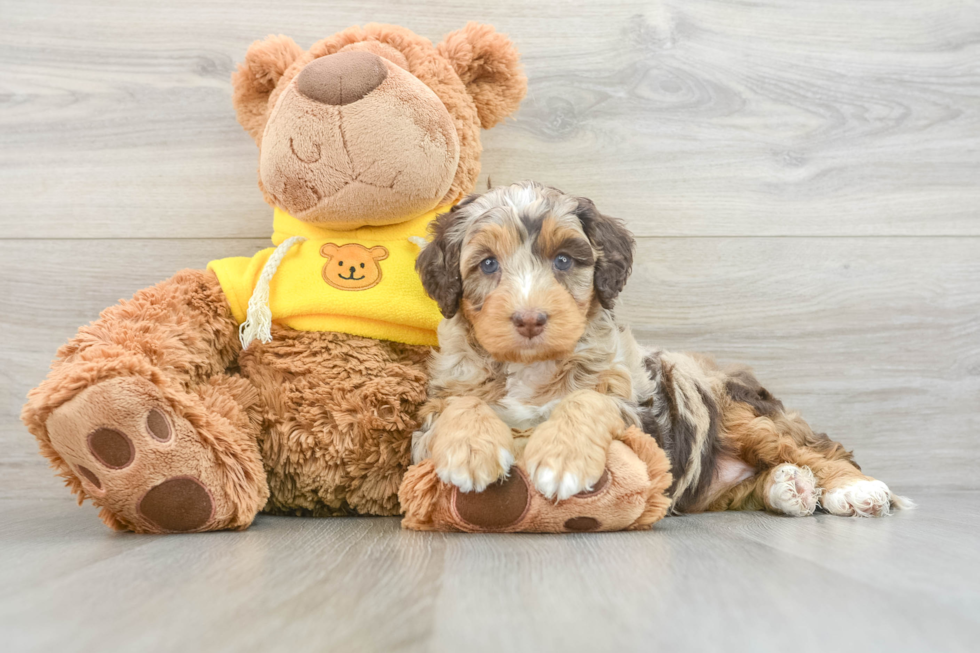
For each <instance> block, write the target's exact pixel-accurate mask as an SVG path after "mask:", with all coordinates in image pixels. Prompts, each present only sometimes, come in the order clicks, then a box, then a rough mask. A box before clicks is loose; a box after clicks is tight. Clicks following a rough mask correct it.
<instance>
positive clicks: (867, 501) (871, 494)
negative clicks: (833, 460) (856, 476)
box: [820, 479, 915, 517]
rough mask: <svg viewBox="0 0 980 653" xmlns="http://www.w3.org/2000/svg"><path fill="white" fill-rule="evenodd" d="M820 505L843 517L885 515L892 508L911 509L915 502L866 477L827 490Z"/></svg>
mask: <svg viewBox="0 0 980 653" xmlns="http://www.w3.org/2000/svg"><path fill="white" fill-rule="evenodd" d="M820 505H821V506H822V507H823V508H825V509H826V510H827V511H828V512H830V514H832V515H839V516H841V517H884V516H886V515H890V514H891V509H892V508H894V509H895V510H910V509H912V508H914V507H915V503H913V502H912V501H911V500H909V499H906V498H905V497H900V496H898V495H897V494H893V493H892V491H891V490H889V489H888V486H887V485H885V484H884V483H882V482H881V481H876V480H874V479H864V480H858V481H854V482H852V483H849V484H848V485H845V486H843V487H839V488H834V489H833V490H827V491H826V492H824V495H823V496H822V497H821V498H820Z"/></svg>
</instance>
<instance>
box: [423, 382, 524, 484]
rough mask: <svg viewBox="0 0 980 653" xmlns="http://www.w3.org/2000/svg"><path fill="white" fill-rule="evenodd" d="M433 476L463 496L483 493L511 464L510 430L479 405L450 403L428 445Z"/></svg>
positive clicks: (467, 400) (468, 401) (474, 401)
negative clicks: (474, 492)
mask: <svg viewBox="0 0 980 653" xmlns="http://www.w3.org/2000/svg"><path fill="white" fill-rule="evenodd" d="M429 446H430V449H431V453H432V460H433V462H435V467H436V474H438V476H439V478H440V479H442V481H443V483H450V484H452V485H455V486H456V487H458V488H459V489H460V490H462V491H463V492H472V491H474V490H475V491H477V492H482V491H483V490H484V489H486V487H487V486H488V485H490V484H491V483H493V482H494V481H496V480H497V479H499V478H501V477H503V476H507V473H508V472H509V471H510V467H511V465H513V464H514V451H513V447H514V439H513V437H512V436H511V433H510V428H509V427H508V426H507V425H506V424H504V423H503V422H502V421H501V420H500V418H499V417H497V415H496V414H495V413H494V412H493V411H492V410H490V408H489V407H487V406H486V404H484V403H483V402H482V401H480V400H478V399H474V398H470V397H466V398H459V399H454V400H451V401H450V404H449V408H448V409H447V410H446V412H445V413H443V415H442V416H441V417H440V418H439V420H438V421H437V422H436V425H435V431H434V432H433V434H432V439H431V442H430V445H429Z"/></svg>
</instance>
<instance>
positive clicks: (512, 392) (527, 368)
mask: <svg viewBox="0 0 980 653" xmlns="http://www.w3.org/2000/svg"><path fill="white" fill-rule="evenodd" d="M555 369H556V366H555V363H554V361H543V362H540V363H531V364H528V365H525V364H522V363H508V365H507V367H506V369H505V372H506V374H507V394H506V395H505V396H504V397H503V398H502V399H501V400H500V401H498V402H497V403H495V404H493V406H492V408H493V410H494V411H495V412H496V413H497V415H498V416H499V417H500V419H502V420H503V421H504V423H505V424H507V426H509V427H511V428H513V429H530V428H534V427H535V426H537V425H538V424H540V423H541V422H543V421H545V420H546V419H548V417H549V416H550V415H551V411H552V410H554V408H555V406H556V405H557V404H558V400H557V399H555V400H552V401H549V402H547V403H544V404H539V403H537V401H535V400H534V397H535V396H536V395H537V394H538V389H539V388H540V387H541V386H543V385H545V384H546V383H548V382H549V381H550V380H551V379H552V378H553V377H554V374H555Z"/></svg>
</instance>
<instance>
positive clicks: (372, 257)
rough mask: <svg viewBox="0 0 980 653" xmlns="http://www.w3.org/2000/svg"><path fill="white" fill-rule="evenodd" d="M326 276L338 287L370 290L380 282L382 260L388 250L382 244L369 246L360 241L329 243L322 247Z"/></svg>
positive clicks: (327, 280)
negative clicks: (359, 242)
mask: <svg viewBox="0 0 980 653" xmlns="http://www.w3.org/2000/svg"><path fill="white" fill-rule="evenodd" d="M320 256H322V257H324V258H326V259H327V262H326V263H324V264H323V272H322V275H323V280H324V281H326V282H327V283H328V284H329V285H331V286H333V287H334V288H336V289H337V290H367V289H368V288H373V287H375V286H376V285H378V284H379V283H381V263H380V261H383V260H385V259H386V258H388V250H387V249H386V248H384V247H382V246H380V245H378V246H375V247H372V248H370V249H368V248H367V247H365V246H364V245H360V244H358V243H349V244H347V245H335V244H334V243H326V244H325V245H324V246H323V247H321V248H320Z"/></svg>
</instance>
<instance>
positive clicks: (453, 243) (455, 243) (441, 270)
mask: <svg viewBox="0 0 980 653" xmlns="http://www.w3.org/2000/svg"><path fill="white" fill-rule="evenodd" d="M473 197H475V196H471V197H468V198H466V199H465V200H463V201H462V202H460V203H459V204H457V205H456V206H454V207H453V208H452V209H450V210H449V212H448V213H443V214H442V215H440V216H439V217H437V218H436V219H435V220H433V221H432V222H431V223H430V224H429V232H430V233H431V234H432V242H430V243H429V244H428V245H426V246H425V247H424V248H423V249H422V252H421V253H420V254H419V257H418V258H417V259H416V260H415V270H416V272H418V273H419V277H420V278H421V279H422V287H423V288H425V292H426V294H427V295H429V297H431V298H432V299H434V300H436V303H437V304H439V311H440V312H441V313H442V314H443V316H445V317H446V318H447V319H448V318H451V317H452V316H454V315H456V312H457V311H458V310H459V302H460V300H462V299H463V275H462V273H460V270H459V254H460V250H461V249H462V246H463V235H462V234H461V233H456V231H458V230H454V229H453V228H452V227H453V226H455V225H456V224H457V222H458V221H459V220H461V219H462V217H463V216H462V211H461V210H462V208H463V207H465V206H466V205H467V204H469V203H470V202H472V201H473Z"/></svg>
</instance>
